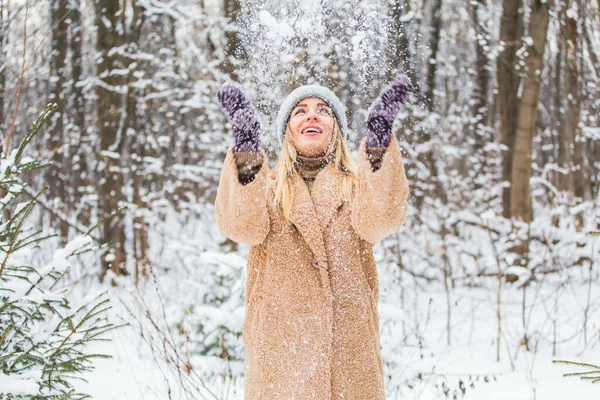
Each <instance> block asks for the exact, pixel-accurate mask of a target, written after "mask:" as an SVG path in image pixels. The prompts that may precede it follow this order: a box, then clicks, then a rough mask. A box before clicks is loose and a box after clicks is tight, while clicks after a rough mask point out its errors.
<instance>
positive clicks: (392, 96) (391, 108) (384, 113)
mask: <svg viewBox="0 0 600 400" xmlns="http://www.w3.org/2000/svg"><path fill="white" fill-rule="evenodd" d="M412 90H413V86H412V85H411V83H410V80H409V79H408V77H407V76H406V75H398V76H396V77H395V78H394V80H393V81H392V83H391V84H390V85H388V86H387V87H385V88H384V89H383V90H382V91H381V93H380V94H379V97H377V99H375V101H374V102H373V104H372V105H371V107H370V109H369V116H368V117H367V147H387V146H388V145H389V144H390V140H391V138H392V125H393V124H394V119H395V118H396V115H398V112H399V111H400V109H401V108H402V107H403V106H404V104H406V101H407V99H408V96H409V95H410V93H411V92H412Z"/></svg>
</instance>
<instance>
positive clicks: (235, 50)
mask: <svg viewBox="0 0 600 400" xmlns="http://www.w3.org/2000/svg"><path fill="white" fill-rule="evenodd" d="M223 8H224V11H225V16H226V17H227V18H229V21H230V22H229V28H228V29H227V30H226V32H225V39H226V41H227V44H226V46H225V59H224V60H223V64H222V69H223V71H224V72H225V73H227V74H228V75H229V76H230V77H231V79H233V80H234V81H237V80H238V79H239V76H238V73H237V70H236V69H237V68H238V67H239V64H240V61H242V60H245V59H246V54H245V52H244V47H243V46H242V40H241V37H240V33H239V32H238V31H237V29H238V27H237V26H236V25H235V23H236V22H237V19H238V17H239V15H240V13H241V11H242V10H241V5H240V1H239V0H224V2H223Z"/></svg>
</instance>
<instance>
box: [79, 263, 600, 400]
mask: <svg viewBox="0 0 600 400" xmlns="http://www.w3.org/2000/svg"><path fill="white" fill-rule="evenodd" d="M219 257H221V258H220V261H221V262H222V263H223V262H227V260H229V262H231V265H237V267H236V268H242V269H243V263H244V258H243V257H240V256H238V255H237V254H230V255H225V254H221V255H220V254H212V255H206V256H205V257H201V258H203V259H205V260H214V259H215V258H217V259H218V258H219ZM232 270H235V268H233V269H230V272H231V271H232ZM232 273H233V274H234V275H235V273H234V272H232ZM379 273H380V287H381V301H380V304H379V310H380V318H381V338H382V340H381V342H382V354H383V358H384V362H385V363H386V365H385V372H386V379H387V382H386V385H387V393H388V398H389V399H441V398H453V395H454V394H456V395H457V398H464V399H467V400H476V399H490V400H493V399H511V400H515V399H523V400H532V399H544V400H545V399H548V400H554V399H564V398H567V397H572V398H577V399H595V398H600V387H599V386H598V385H593V384H590V383H587V382H583V381H581V380H579V379H578V378H571V377H563V373H566V372H575V371H578V369H577V367H574V366H565V365H558V364H553V363H552V360H554V359H566V360H572V361H580V362H587V363H592V364H598V362H597V360H599V359H600V349H599V346H598V338H599V333H600V319H599V318H598V304H600V301H599V300H600V297H599V296H600V292H599V291H598V290H597V288H598V287H597V283H594V286H593V288H592V290H591V292H590V293H591V297H590V299H589V304H591V307H589V308H588V321H587V333H586V334H585V335H584V332H583V321H584V318H585V317H584V315H585V313H584V311H585V309H586V304H588V298H587V296H588V286H587V284H586V283H585V279H577V278H576V277H569V279H566V277H565V276H562V277H559V276H551V277H548V278H546V280H544V281H542V282H537V283H534V284H533V285H532V286H530V287H529V288H528V290H527V293H526V296H527V297H526V301H527V306H526V308H525V309H526V315H525V327H524V324H523V321H524V320H523V315H522V310H523V298H522V296H523V290H522V289H519V288H518V287H517V286H508V285H506V284H505V285H504V286H503V287H502V289H501V297H500V315H501V326H502V330H501V332H500V338H501V339H500V348H499V357H500V361H499V362H498V361H497V360H496V359H497V356H498V353H497V352H498V342H497V338H498V335H499V332H498V301H497V300H498V298H497V287H495V286H494V285H491V286H490V287H485V286H482V287H478V288H455V289H452V290H451V291H450V294H447V293H446V292H445V290H444V288H443V287H442V286H441V285H439V284H431V285H426V286H423V285H422V284H421V285H417V284H416V283H415V282H414V281H412V280H411V279H405V280H404V281H403V283H402V284H399V282H398V278H399V277H398V274H397V268H396V269H395V267H394V265H392V264H388V265H385V264H384V265H380V268H379ZM195 278H196V276H195V275H193V276H190V277H189V279H190V281H193V280H194V279H195ZM580 278H581V277H580ZM161 279H162V281H161V282H162V283H161V285H160V290H159V291H157V290H156V287H154V286H152V285H148V287H146V288H142V289H140V290H138V289H132V288H131V287H130V288H129V289H128V290H124V289H115V290H114V291H113V292H112V296H113V298H114V300H113V304H114V305H115V309H114V312H115V315H118V317H117V318H118V319H122V320H123V321H131V322H132V324H131V325H130V326H126V327H123V328H120V329H118V330H116V331H114V332H112V334H111V338H112V342H107V343H103V344H98V345H96V346H98V347H97V348H96V349H95V351H98V352H103V353H107V354H111V355H112V356H113V358H112V359H109V360H99V361H98V362H97V369H96V371H95V372H93V373H91V374H89V375H88V376H87V379H88V381H89V383H87V384H86V385H85V387H83V388H82V389H83V391H84V392H87V393H89V394H91V395H92V396H93V398H94V399H102V400H104V399H107V400H110V399H128V400H137V399H155V398H156V399H165V398H173V399H184V398H185V399H187V398H190V399H191V398H206V399H215V398H217V399H242V398H243V380H241V379H238V380H237V381H235V382H230V381H223V380H222V379H220V378H219V377H217V378H207V377H205V374H204V372H205V371H208V370H215V369H217V370H218V369H219V368H221V367H222V365H223V364H222V363H220V362H219V360H218V359H215V358H214V357H199V356H198V355H193V354H191V353H190V349H194V348H197V347H195V346H193V344H194V343H195V342H199V341H202V340H207V339H206V337H207V336H201V335H197V336H196V335H194V334H191V336H189V337H188V339H187V340H184V341H179V339H177V331H176V329H172V330H171V332H170V333H166V332H165V331H163V333H164V335H162V336H161V334H157V333H156V332H154V333H151V331H152V327H151V325H152V324H149V323H148V320H146V321H145V322H144V321H143V320H144V318H143V317H144V315H142V314H143V310H144V307H148V308H147V309H146V311H150V314H152V315H153V321H154V322H153V323H154V324H156V325H157V326H159V327H160V328H161V329H164V328H165V327H166V326H167V325H169V324H171V325H172V324H173V321H176V320H177V319H178V318H180V315H177V314H178V311H177V307H178V306H184V305H185V304H189V301H190V299H192V301H194V300H193V299H200V298H201V297H202V296H201V294H199V293H195V294H191V292H190V290H191V289H190V286H189V285H190V282H187V283H182V282H181V280H178V281H177V280H176V279H173V278H172V279H169V275H165V276H162V277H161ZM198 279H200V278H198ZM241 281H243V277H242V278H241ZM561 281H563V282H565V283H563V284H560V282H561ZM490 282H493V281H490ZM186 285H188V286H187V289H186V290H183V291H182V290H181V287H186ZM402 285H403V287H404V292H403V293H401V290H400V288H401V287H402ZM175 287H179V288H180V289H179V290H180V291H178V292H174V291H173V289H174V288H175ZM199 287H200V286H199ZM159 292H160V293H162V294H165V293H170V295H171V297H168V296H165V297H164V298H161V297H160V296H157V294H158V293H159ZM175 293H177V296H173V295H174V294H175ZM157 298H159V299H161V300H160V301H155V300H157ZM132 299H144V300H143V301H142V303H144V302H147V303H146V304H145V305H144V306H143V307H141V308H138V309H137V310H138V311H137V312H139V313H140V315H138V316H137V317H136V318H139V319H137V320H134V319H132V314H131V311H132V310H133V309H134V308H129V311H127V309H125V305H126V304H127V305H128V307H130V306H131V305H132V304H135V303H136V302H135V301H133V300H132ZM165 299H167V300H165ZM448 299H449V300H450V304H451V309H450V324H448V307H447V304H448ZM161 302H163V303H161ZM402 302H404V306H402ZM234 303H235V304H239V303H238V302H237V300H236V302H234ZM138 304H139V303H138ZM161 308H162V309H163V310H164V312H163V311H162V310H161ZM236 310H237V311H236V315H237V314H239V313H241V311H242V310H240V309H239V307H238V306H236ZM233 319H235V321H233V320H232V326H234V327H235V326H237V325H238V322H239V321H238V317H237V316H236V317H234V318H233ZM140 321H142V322H140ZM116 322H119V321H118V320H117V321H116ZM226 322H227V321H221V323H226ZM142 327H144V328H142ZM172 328H173V326H172ZM140 329H148V330H147V331H145V333H144V339H145V340H143V339H142V338H141V335H140ZM448 329H449V330H450V344H448ZM525 332H527V337H528V346H529V350H526V348H525V346H524V343H523V342H524V341H523V337H524V333H525ZM188 335H190V334H189V332H188ZM585 339H587V344H586V343H585ZM186 342H187V343H188V344H187V345H185V343H186ZM173 343H179V344H180V346H181V347H180V348H179V350H178V352H179V353H178V354H179V356H180V359H181V361H180V367H181V366H182V365H183V364H185V361H186V360H188V361H190V368H191V373H189V374H188V373H181V374H179V375H178V373H177V372H176V369H175V368H173V362H170V363H167V362H165V359H164V355H165V354H171V355H172V354H173V352H172V351H168V350H167V351H164V348H168V347H169V346H170V345H171V344H173ZM182 343H183V344H182ZM190 343H191V344H192V345H190ZM161 347H163V348H161ZM180 371H186V368H184V367H181V368H180ZM187 372H190V370H187ZM182 382H183V384H182ZM201 382H205V383H206V386H207V388H208V390H206V389H203V388H201ZM182 385H183V386H185V387H187V388H188V390H190V391H191V392H193V394H189V393H191V392H188V395H185V394H184V391H182V390H181V387H182ZM192 387H193V388H194V389H190V388H192ZM461 388H462V389H461ZM463 390H464V391H463ZM210 393H212V395H211V394H210ZM445 394H446V395H447V397H446V395H445Z"/></svg>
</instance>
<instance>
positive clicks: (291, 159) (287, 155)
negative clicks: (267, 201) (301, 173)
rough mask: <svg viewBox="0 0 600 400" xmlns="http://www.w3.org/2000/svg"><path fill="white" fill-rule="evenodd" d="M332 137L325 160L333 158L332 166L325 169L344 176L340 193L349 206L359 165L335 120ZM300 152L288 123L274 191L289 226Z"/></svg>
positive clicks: (277, 203)
mask: <svg viewBox="0 0 600 400" xmlns="http://www.w3.org/2000/svg"><path fill="white" fill-rule="evenodd" d="M333 122H334V124H333V133H332V136H331V144H330V146H329V148H328V149H327V152H326V153H325V156H326V157H331V158H332V159H331V162H329V163H328V165H327V166H325V168H335V170H336V171H339V172H341V173H342V174H343V176H342V183H341V191H342V196H343V197H344V199H346V200H347V201H348V202H352V199H353V197H354V185H355V183H356V179H357V175H356V164H355V163H354V160H353V159H352V156H351V155H350V151H349V150H348V146H347V145H346V141H345V140H344V137H343V135H342V133H341V131H340V128H339V126H338V123H337V119H335V118H334V121H333ZM297 155H298V152H297V151H296V147H295V146H294V142H293V141H292V132H291V130H290V125H289V123H288V124H287V127H286V130H285V136H284V140H283V148H282V149H281V154H280V155H279V160H278V161H277V188H276V190H275V205H276V206H280V207H281V209H282V211H283V216H284V218H285V220H286V221H287V222H290V213H291V211H292V206H293V205H294V199H295V196H296V193H294V179H295V176H296V174H298V170H297V169H296V159H297Z"/></svg>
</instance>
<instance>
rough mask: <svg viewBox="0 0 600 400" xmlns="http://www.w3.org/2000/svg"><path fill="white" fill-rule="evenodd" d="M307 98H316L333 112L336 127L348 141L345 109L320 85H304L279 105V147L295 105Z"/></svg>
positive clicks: (277, 122)
mask: <svg viewBox="0 0 600 400" xmlns="http://www.w3.org/2000/svg"><path fill="white" fill-rule="evenodd" d="M307 97H318V98H319V99H321V100H324V101H325V102H326V103H327V104H328V105H329V107H331V109H332V110H333V113H334V114H335V117H336V119H337V122H338V125H339V127H340V130H341V132H342V136H343V137H344V139H346V140H348V122H347V120H346V108H345V107H344V105H343V104H342V102H341V101H340V99H338V97H337V96H336V95H335V93H333V92H332V91H331V90H329V89H327V88H326V87H324V86H320V85H306V86H300V87H299V88H296V89H294V90H293V91H292V92H291V93H290V94H288V96H287V97H286V98H285V100H283V103H281V107H279V112H278V113H277V121H276V126H277V140H279V146H281V145H282V144H283V137H284V136H285V127H286V125H287V122H288V120H289V118H290V114H291V112H292V110H293V109H294V107H296V104H298V102H299V101H300V100H302V99H305V98H307Z"/></svg>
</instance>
